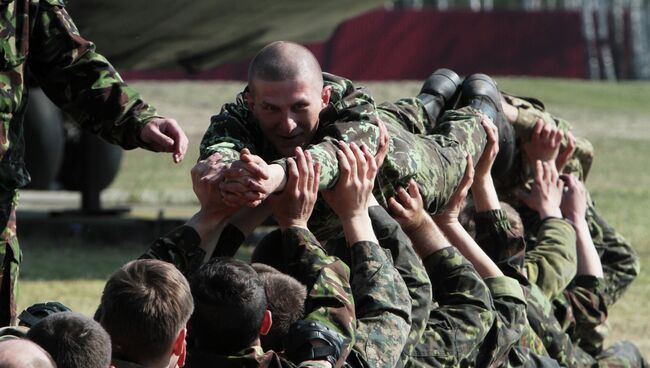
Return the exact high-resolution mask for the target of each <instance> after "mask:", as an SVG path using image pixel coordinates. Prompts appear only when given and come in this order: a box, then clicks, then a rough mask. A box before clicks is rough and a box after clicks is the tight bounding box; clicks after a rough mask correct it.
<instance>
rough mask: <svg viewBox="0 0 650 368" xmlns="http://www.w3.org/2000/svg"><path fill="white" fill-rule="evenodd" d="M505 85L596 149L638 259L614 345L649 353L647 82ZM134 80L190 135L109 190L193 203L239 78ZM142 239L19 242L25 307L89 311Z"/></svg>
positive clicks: (386, 93)
mask: <svg viewBox="0 0 650 368" xmlns="http://www.w3.org/2000/svg"><path fill="white" fill-rule="evenodd" d="M498 80H499V83H500V86H501V88H502V89H504V90H506V91H508V92H510V93H515V94H521V95H534V96H536V97H538V98H540V99H542V100H543V101H545V102H546V104H547V107H548V108H549V109H550V110H551V111H553V112H555V113H556V115H559V116H562V117H564V118H566V119H567V120H569V121H570V122H572V123H573V124H574V126H575V133H576V134H577V135H580V136H584V137H586V138H588V139H589V140H591V142H592V143H593V144H594V147H595V151H596V159H595V162H594V165H593V167H592V171H591V175H590V177H589V180H588V182H587V185H588V187H589V189H590V191H591V194H592V197H593V198H594V200H595V202H596V205H597V206H598V207H599V208H600V210H601V213H602V214H604V216H605V217H606V218H607V219H608V220H609V222H610V223H611V224H613V225H614V226H615V227H616V228H617V229H618V230H619V232H620V233H622V234H623V235H624V236H625V237H626V238H627V239H629V240H630V241H631V242H632V243H633V245H634V246H635V248H636V250H637V252H638V253H639V255H640V256H641V260H642V269H641V275H640V276H639V278H638V279H637V280H636V282H635V283H634V284H633V286H632V287H631V288H630V289H629V291H628V292H627V294H625V296H624V297H623V298H622V299H621V300H620V301H619V302H618V303H617V304H616V305H615V306H614V307H613V308H612V309H611V310H610V317H609V323H610V324H611V330H612V332H611V335H610V341H614V340H618V339H628V340H632V341H634V342H636V343H637V344H638V345H639V347H640V348H641V349H642V351H643V352H644V353H645V355H646V356H647V357H650V332H649V331H650V308H649V307H648V306H647V305H648V302H650V270H648V268H647V267H645V265H648V264H650V263H649V262H650V228H649V227H648V226H647V225H648V222H649V221H648V217H646V216H647V213H648V211H649V209H650V163H649V161H648V158H650V121H648V116H650V83H632V82H627V83H618V84H607V83H594V82H585V81H567V80H547V79H520V78H499V79H498ZM134 85H135V86H136V87H137V88H138V89H139V90H140V91H141V92H142V94H143V95H144V96H145V98H146V99H147V100H149V101H151V102H152V103H154V104H155V105H156V106H157V107H158V108H159V110H160V111H161V112H162V113H164V114H167V115H169V116H173V117H175V118H176V119H177V120H178V121H179V122H181V124H182V125H183V127H184V129H185V131H186V132H187V133H188V135H189V137H190V139H191V145H190V149H189V152H188V156H187V157H186V159H185V161H184V162H183V163H182V164H180V165H177V166H175V165H173V164H172V163H171V158H170V157H169V156H167V155H154V154H151V153H148V152H144V151H131V152H128V153H126V154H125V157H124V161H123V163H122V170H121V172H120V174H119V175H118V177H117V179H116V180H115V182H114V183H113V184H112V185H111V187H110V189H109V192H117V193H122V194H124V193H126V198H128V200H129V201H131V202H136V203H137V202H146V203H153V204H156V205H160V206H161V208H170V207H171V208H173V206H174V205H176V204H187V203H194V199H193V195H192V193H191V186H190V178H189V169H190V168H191V166H192V165H193V162H195V160H196V157H197V155H198V143H199V141H200V139H201V136H202V134H203V132H204V131H205V129H206V128H207V126H208V122H209V117H210V116H211V115H212V114H215V113H217V112H218V109H219V107H220V106H221V104H222V103H224V102H226V101H230V100H231V99H232V98H233V96H234V95H235V94H236V93H237V92H238V91H240V90H241V89H242V86H243V85H242V84H241V83H236V82H180V83H178V82H165V83H162V82H161V83H155V82H138V83H134ZM366 85H368V86H369V87H370V89H371V90H372V91H374V92H375V97H376V100H377V101H384V100H394V99H397V98H399V97H401V96H408V95H413V94H415V93H416V92H417V90H418V88H419V86H420V83H419V82H390V83H367V84H366ZM145 246H146V245H144V244H125V245H121V246H119V247H108V246H106V245H89V244H65V245H62V244H35V243H34V242H23V249H24V263H23V267H22V273H21V285H20V293H21V294H20V300H19V308H24V307H25V306H28V305H30V304H32V303H34V302H40V301H44V300H60V301H62V302H63V303H64V304H67V305H69V306H70V307H71V308H73V309H75V310H77V311H80V312H82V313H85V314H88V315H92V313H93V312H94V309H95V308H96V306H97V303H98V300H99V295H100V292H101V289H102V287H103V283H104V281H105V279H106V278H107V276H108V275H110V273H111V272H112V271H113V270H115V269H116V268H117V267H119V266H120V265H121V264H123V263H124V262H126V261H127V260H129V259H132V258H134V257H136V256H137V255H138V254H140V253H141V252H142V250H143V249H144V248H145Z"/></svg>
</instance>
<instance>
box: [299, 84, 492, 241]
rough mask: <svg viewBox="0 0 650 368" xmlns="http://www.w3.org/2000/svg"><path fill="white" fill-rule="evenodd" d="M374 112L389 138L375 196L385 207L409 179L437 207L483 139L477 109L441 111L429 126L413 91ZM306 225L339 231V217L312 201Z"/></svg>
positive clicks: (324, 234)
mask: <svg viewBox="0 0 650 368" xmlns="http://www.w3.org/2000/svg"><path fill="white" fill-rule="evenodd" d="M377 112H378V114H379V117H380V119H381V120H382V121H383V122H384V123H385V124H386V128H387V130H388V135H389V137H390V140H389V151H388V155H387V156H386V159H385V160H384V164H383V165H382V166H381V168H380V169H379V172H378V173H377V178H376V180H375V188H374V190H373V193H374V195H375V198H377V201H378V202H379V204H380V205H381V206H382V207H384V208H387V207H388V204H387V203H388V202H387V201H388V198H390V197H392V196H394V195H395V188H396V187H398V186H404V187H405V186H406V185H408V182H409V180H411V179H413V180H415V182H416V183H417V184H418V188H419V189H420V194H421V195H422V199H423V200H424V205H425V207H426V208H427V210H428V211H429V212H431V213H438V212H440V211H441V210H442V209H444V207H445V206H446V205H447V202H448V201H449V198H451V196H452V194H453V193H454V191H455V190H456V187H457V186H458V183H460V180H461V179H462V178H463V175H464V174H465V167H466V165H467V160H466V155H467V154H468V153H469V154H470V155H472V158H473V159H474V160H473V162H474V163H476V162H478V159H479V157H480V155H481V153H482V152H483V148H484V147H485V144H486V142H487V138H486V134H485V130H484V129H483V126H481V124H480V121H481V117H480V116H479V111H478V110H475V109H472V108H470V107H463V108H460V109H458V110H449V111H446V112H445V113H444V115H443V116H442V118H441V119H440V120H439V122H438V123H437V125H436V126H435V127H433V128H432V124H431V122H429V120H428V116H427V114H426V112H425V110H424V107H423V105H422V102H421V101H420V100H419V99H417V98H414V97H413V98H404V99H401V100H399V101H397V102H395V103H383V104H381V105H379V106H378V107H377ZM429 131H431V133H428V132H429ZM309 228H310V229H311V230H312V231H313V232H314V235H316V237H317V238H318V239H319V240H321V241H326V240H328V239H333V238H338V237H340V235H341V224H340V221H339V220H338V218H337V217H336V215H334V213H333V212H332V211H331V209H330V208H329V207H328V206H327V204H326V203H325V202H324V201H323V200H319V201H317V202H316V205H315V206H314V211H313V213H312V216H311V218H310V220H309Z"/></svg>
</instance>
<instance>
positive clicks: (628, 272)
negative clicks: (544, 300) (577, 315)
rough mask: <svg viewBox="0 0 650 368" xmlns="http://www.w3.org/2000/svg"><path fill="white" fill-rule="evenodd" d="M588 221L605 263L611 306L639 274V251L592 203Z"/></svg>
mask: <svg viewBox="0 0 650 368" xmlns="http://www.w3.org/2000/svg"><path fill="white" fill-rule="evenodd" d="M587 224H588V225H589V232H590V233H591V238H592V239H593V241H594V245H595V246H596V250H597V251H598V254H599V255H600V262H601V264H602V265H603V276H604V279H605V303H607V305H608V306H609V305H612V304H614V303H615V302H616V301H617V300H618V299H619V298H620V297H621V295H623V293H624V292H625V290H627V288H628V287H629V286H630V284H631V283H632V281H634V279H635V278H636V277H637V276H638V275H639V270H640V266H641V264H640V261H639V255H638V254H637V253H636V251H635V250H634V248H633V247H632V244H630V242H629V241H627V240H626V239H625V238H624V237H623V236H622V235H621V234H619V233H618V231H616V229H614V227H612V226H611V225H610V224H609V223H608V222H607V221H606V220H605V219H604V218H603V217H602V216H601V215H600V213H599V212H598V211H597V210H596V207H595V206H594V205H593V203H590V204H589V207H588V208H587Z"/></svg>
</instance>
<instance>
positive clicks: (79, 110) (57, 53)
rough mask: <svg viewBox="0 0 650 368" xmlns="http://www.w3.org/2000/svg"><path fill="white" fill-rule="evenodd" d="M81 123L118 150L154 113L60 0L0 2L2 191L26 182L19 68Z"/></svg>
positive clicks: (134, 143)
mask: <svg viewBox="0 0 650 368" xmlns="http://www.w3.org/2000/svg"><path fill="white" fill-rule="evenodd" d="M27 68H29V71H30V72H31V75H32V76H33V77H34V78H35V79H36V80H37V81H38V83H39V84H40V85H41V87H42V88H43V90H44V91H45V93H46V94H47V96H48V97H49V98H50V99H51V100H52V101H53V102H54V103H55V104H56V105H58V106H59V107H61V108H62V109H64V110H65V111H66V112H67V113H69V114H70V115H71V116H72V117H73V118H74V119H75V120H76V121H77V122H79V123H80V124H81V125H82V127H84V128H86V129H88V130H90V131H92V132H94V133H96V134H99V135H100V136H101V137H102V138H104V139H105V140H107V141H109V142H111V143H118V144H120V145H121V146H122V147H124V148H134V147H138V146H141V147H142V146H144V144H143V142H142V141H140V138H139V136H140V130H141V129H142V126H143V125H144V124H145V123H146V122H148V121H149V120H150V119H152V118H153V117H155V116H156V111H155V110H154V109H153V108H152V107H151V106H149V105H148V104H146V103H145V102H144V101H142V99H141V98H140V96H139V95H138V93H137V92H136V91H134V90H133V89H132V88H130V87H128V86H127V85H126V84H125V83H124V82H123V81H122V79H121V78H120V76H119V75H118V74H117V72H116V71H115V69H114V68H113V66H111V64H110V63H109V62H108V61H107V60H106V59H105V58H104V57H103V56H101V55H100V54H98V53H96V52H95V45H94V44H93V43H92V42H90V41H88V40H86V39H84V38H83V37H81V36H80V35H79V32H78V30H77V28H76V26H75V25H74V23H73V22H72V19H70V16H69V15H68V13H67V12H66V10H65V8H64V6H63V1H62V0H8V1H2V2H1V3H0V91H1V94H0V190H2V191H5V192H6V191H11V190H12V189H14V188H19V187H22V186H24V185H25V184H27V183H28V182H29V175H28V174H27V171H26V169H25V164H24V162H23V152H24V149H25V147H24V139H23V127H22V115H23V113H24V108H25V103H26V94H27V93H26V88H25V72H26V70H27Z"/></svg>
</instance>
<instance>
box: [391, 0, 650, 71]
mask: <svg viewBox="0 0 650 368" xmlns="http://www.w3.org/2000/svg"><path fill="white" fill-rule="evenodd" d="M387 6H388V7H396V8H411V9H418V8H422V7H434V8H436V9H439V10H442V11H444V10H452V9H454V10H458V9H470V10H472V11H485V12H489V11H499V10H526V11H578V12H580V13H581V16H582V26H583V27H582V31H583V37H584V40H585V52H586V55H587V60H588V65H587V68H588V70H589V76H590V78H591V79H603V80H618V79H650V0H397V1H395V2H390V3H387Z"/></svg>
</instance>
